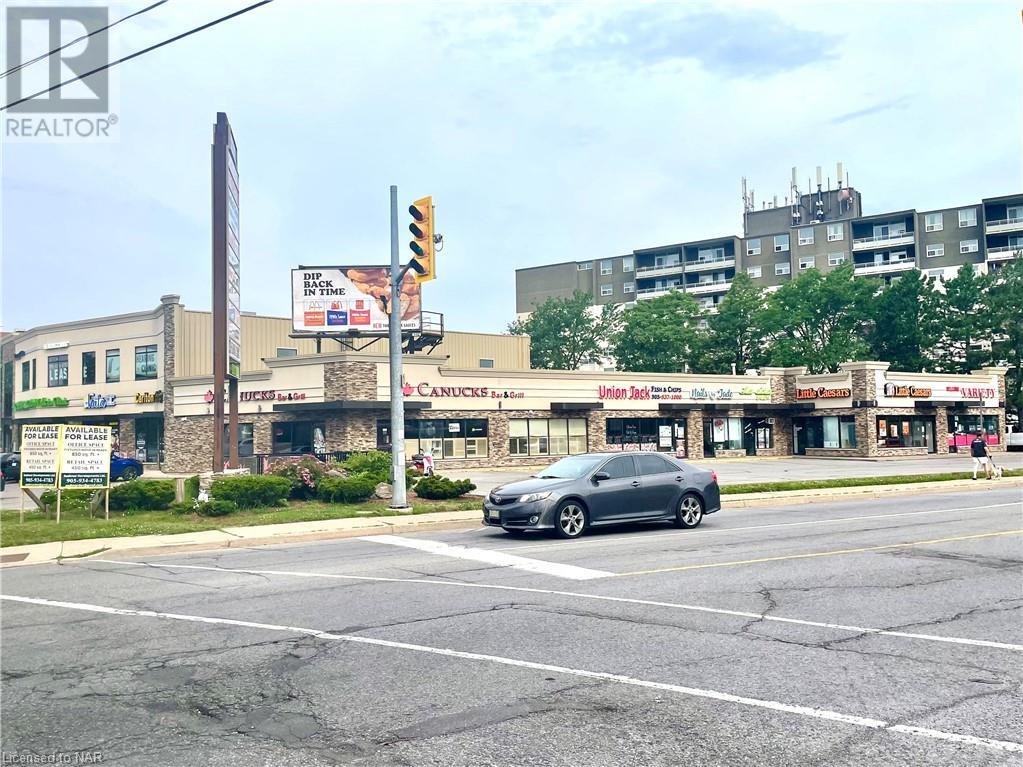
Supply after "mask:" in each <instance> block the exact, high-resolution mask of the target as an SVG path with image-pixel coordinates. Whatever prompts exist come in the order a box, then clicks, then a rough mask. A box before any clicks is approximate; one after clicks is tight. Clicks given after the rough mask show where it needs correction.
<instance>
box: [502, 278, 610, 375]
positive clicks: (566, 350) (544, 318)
mask: <svg viewBox="0 0 1023 767" xmlns="http://www.w3.org/2000/svg"><path fill="white" fill-rule="evenodd" d="M595 310H596V311H595ZM617 328H618V307H616V306H615V305H614V304H605V305H604V306H603V307H600V308H597V307H594V306H593V297H592V296H590V294H588V293H584V292H583V291H581V290H577V291H576V292H575V293H574V294H573V296H572V297H571V298H548V299H547V300H546V301H544V302H543V303H542V304H540V305H539V306H538V307H537V308H536V309H535V310H534V311H533V313H532V314H530V315H529V318H528V319H526V320H516V321H515V322H513V323H511V324H510V325H508V332H509V333H511V334H512V335H528V336H529V339H530V346H529V361H530V365H531V366H532V367H534V368H543V369H549V370H575V369H576V368H578V367H579V366H580V365H581V364H582V363H584V362H590V361H594V360H597V359H599V358H600V357H603V356H606V355H607V347H608V342H609V341H610V339H611V337H612V336H613V335H614V334H615V331H616V330H617Z"/></svg>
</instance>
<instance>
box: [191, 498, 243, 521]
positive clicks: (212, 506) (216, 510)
mask: <svg viewBox="0 0 1023 767" xmlns="http://www.w3.org/2000/svg"><path fill="white" fill-rule="evenodd" d="M236 511H238V504H237V503H235V502H234V501H225V500H223V499H222V498H213V499H211V500H209V501H203V502H202V503H199V504H196V506H195V513H196V514H198V515H199V516H200V517H226V516H227V515H228V514H233V513H234V512H236Z"/></svg>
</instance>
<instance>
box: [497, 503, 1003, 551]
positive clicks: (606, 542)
mask: <svg viewBox="0 0 1023 767" xmlns="http://www.w3.org/2000/svg"><path fill="white" fill-rule="evenodd" d="M1005 506H1013V507H1015V508H1020V504H1019V503H993V504H990V505H988V506H967V507H964V508H958V509H931V510H929V511H905V512H900V513H898V514H869V515H866V516H860V517H835V518H834V519H810V520H806V521H803V522H777V523H775V524H771V525H749V526H747V527H722V528H714V529H711V530H708V529H706V528H704V527H699V528H697V529H695V530H686V531H684V532H677V533H661V534H660V535H658V536H657V537H656V538H651V540H652V541H655V542H657V541H660V540H662V539H664V538H676V537H678V536H685V537H688V538H692V537H694V536H698V535H700V536H702V535H716V534H720V533H741V532H745V531H747V530H770V529H773V528H776V527H803V526H806V525H831V524H834V523H836V522H856V521H857V520H861V519H888V518H892V519H895V518H897V517H915V516H918V515H922V514H950V513H952V512H958V511H979V510H981V509H999V508H1003V507H1005ZM740 511H747V509H740ZM715 513H716V514H720V513H721V512H715ZM711 518H712V519H713V517H711ZM623 540H629V541H637V540H640V539H638V538H637V537H636V536H635V535H616V536H613V537H610V536H608V537H603V536H602V537H600V538H596V539H593V538H591V539H590V540H583V541H561V542H559V543H553V542H552V543H532V544H526V545H524V546H502V547H501V548H499V549H497V551H526V550H530V549H553V548H558V547H561V546H571V547H572V548H573V549H574V548H577V547H579V546H610V545H614V544H617V543H620V542H621V541H623Z"/></svg>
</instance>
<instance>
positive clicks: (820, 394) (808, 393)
mask: <svg viewBox="0 0 1023 767" xmlns="http://www.w3.org/2000/svg"><path fill="white" fill-rule="evenodd" d="M851 396H852V389H849V388H844V389H830V388H828V387H827V386H818V387H813V386H811V387H810V388H809V389H796V399H842V398H843V397H851Z"/></svg>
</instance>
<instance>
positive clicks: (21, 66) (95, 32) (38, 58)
mask: <svg viewBox="0 0 1023 767" xmlns="http://www.w3.org/2000/svg"><path fill="white" fill-rule="evenodd" d="M166 2H167V0H160V1H159V2H158V3H153V4H152V5H150V6H147V7H145V8H143V9H142V10H141V11H135V13H129V14H128V15H127V16H124V17H122V18H120V19H118V20H117V21H115V22H114V23H112V24H107V25H106V26H105V27H100V28H99V29H94V30H93V31H92V32H89V33H88V34H86V35H82V36H81V37H77V38H75V39H74V40H72V41H71V42H69V43H65V44H64V45H61V46H59V47H57V48H54V49H53V50H52V51H50V52H49V53H43V54H41V55H39V56H36V57H35V58H34V59H32V60H31V61H25V62H23V63H21V64H18V65H16V66H13V67H11V68H10V69H8V70H7V71H6V72H4V73H3V74H2V75H0V78H3V77H7V75H9V74H13V73H14V72H17V71H18V70H20V69H24V68H25V67H27V66H30V65H32V64H35V63H36V62H37V61H42V60H43V59H45V58H49V57H50V56H52V55H53V54H55V53H60V52H61V51H62V50H64V49H65V48H70V47H71V46H72V45H74V44H75V43H80V42H81V41H82V40H85V39H86V38H89V37H92V36H93V35H98V34H99V33H100V32H105V31H107V30H108V29H111V28H113V27H116V26H117V25H118V24H120V23H121V22H122V21H127V20H128V19H132V18H135V17H136V16H141V15H142V14H143V13H146V12H147V11H151V10H153V9H154V8H156V7H157V6H160V5H163V4H164V3H166Z"/></svg>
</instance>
